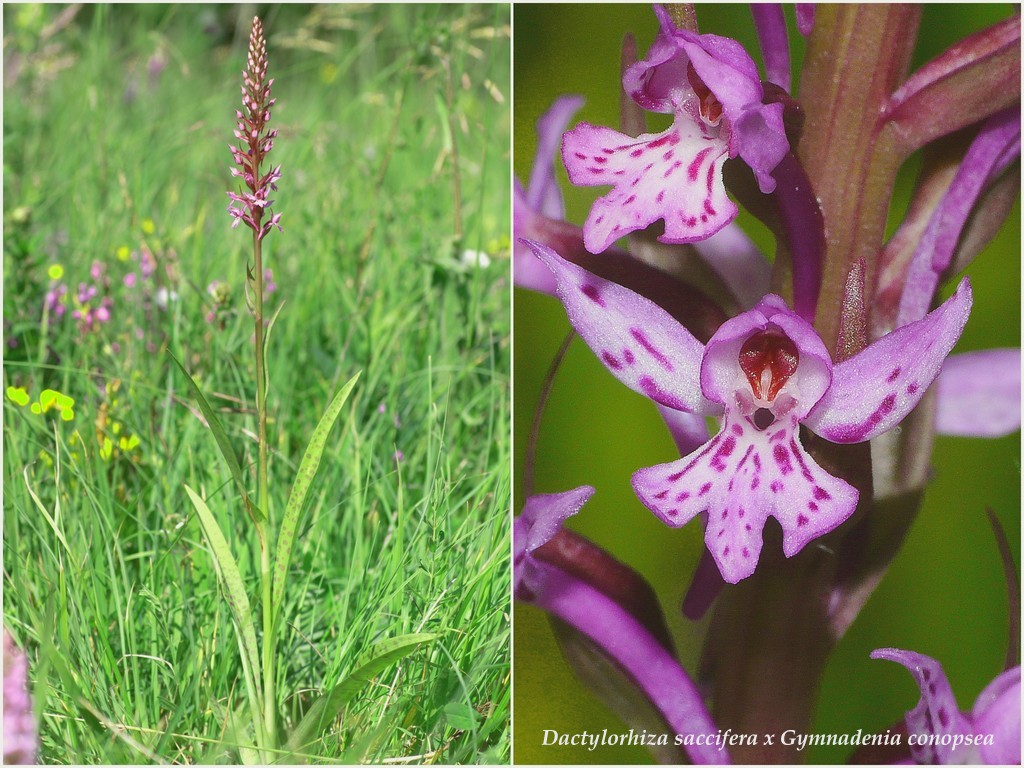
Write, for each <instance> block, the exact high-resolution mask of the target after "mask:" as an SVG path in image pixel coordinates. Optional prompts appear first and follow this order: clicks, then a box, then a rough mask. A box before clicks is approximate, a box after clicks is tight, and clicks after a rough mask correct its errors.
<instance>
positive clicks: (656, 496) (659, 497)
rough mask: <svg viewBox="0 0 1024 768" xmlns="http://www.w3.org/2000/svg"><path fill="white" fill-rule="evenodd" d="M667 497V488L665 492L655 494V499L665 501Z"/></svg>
mask: <svg viewBox="0 0 1024 768" xmlns="http://www.w3.org/2000/svg"><path fill="white" fill-rule="evenodd" d="M666 496H668V488H666V489H665V490H664V491H658V492H657V493H656V494H654V498H656V499H664V498H665V497H666Z"/></svg>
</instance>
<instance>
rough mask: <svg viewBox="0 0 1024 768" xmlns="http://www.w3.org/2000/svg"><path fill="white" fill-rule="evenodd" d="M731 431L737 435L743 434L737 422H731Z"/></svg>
mask: <svg viewBox="0 0 1024 768" xmlns="http://www.w3.org/2000/svg"><path fill="white" fill-rule="evenodd" d="M732 431H733V432H735V433H736V434H737V435H740V436H742V435H743V427H741V426H740V425H739V424H733V425H732Z"/></svg>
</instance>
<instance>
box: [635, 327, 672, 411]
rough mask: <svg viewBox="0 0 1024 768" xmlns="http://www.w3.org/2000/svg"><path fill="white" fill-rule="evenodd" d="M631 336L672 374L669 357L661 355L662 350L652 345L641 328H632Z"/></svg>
mask: <svg viewBox="0 0 1024 768" xmlns="http://www.w3.org/2000/svg"><path fill="white" fill-rule="evenodd" d="M629 334H630V336H632V337H633V338H634V339H636V341H637V343H638V344H639V345H640V346H641V347H643V348H644V349H646V350H647V351H648V352H649V353H650V355H651V357H653V358H654V359H655V360H657V361H658V362H659V363H660V364H661V367H662V368H664V369H665V370H666V371H669V372H670V373H671V372H672V370H673V368H672V363H671V362H670V361H669V359H668V358H667V357H665V355H663V354H662V353H661V350H659V349H658V348H657V347H655V346H654V345H653V344H651V342H650V340H649V339H648V338H647V336H646V335H645V334H644V332H643V331H642V330H640V329H639V328H630V329H629ZM666 405H667V403H666Z"/></svg>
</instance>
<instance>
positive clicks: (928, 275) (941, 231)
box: [896, 106, 1020, 328]
mask: <svg viewBox="0 0 1024 768" xmlns="http://www.w3.org/2000/svg"><path fill="white" fill-rule="evenodd" d="M1018 157H1020V107H1019V106H1015V107H1013V108H1012V109H1007V110H1004V111H1002V112H1000V113H998V114H996V115H993V116H992V117H990V118H989V119H988V120H986V121H985V124H984V125H983V126H982V128H981V130H980V131H979V132H978V135H977V136H976V137H975V139H974V141H972V142H971V146H970V148H969V149H968V150H967V154H966V155H964V159H963V162H962V163H961V164H960V168H959V169H958V170H957V173H956V176H955V177H954V178H953V181H952V183H951V184H950V186H949V189H948V190H947V191H946V193H945V195H943V198H942V202H941V203H940V204H939V206H938V208H937V209H936V210H935V212H934V213H933V214H932V217H931V219H930V220H929V222H928V226H927V228H926V229H925V231H924V234H923V235H922V237H921V240H920V242H919V243H918V245H917V248H916V250H915V251H914V256H913V258H912V260H911V263H910V268H909V270H908V273H907V277H906V282H905V288H904V290H903V295H902V296H901V297H900V309H899V314H898V315H897V319H896V327H897V328H898V327H900V326H902V325H906V324H907V323H909V322H912V321H914V320H918V319H920V318H921V317H924V314H925V312H927V311H928V306H929V304H930V303H931V300H932V296H934V295H935V289H936V287H937V286H938V282H939V278H940V277H941V276H942V274H943V272H944V271H945V270H946V269H947V267H949V265H950V262H951V261H952V259H953V254H954V253H955V251H956V247H957V243H958V242H959V240H960V233H961V232H962V231H963V228H964V225H965V224H966V222H967V219H968V218H969V216H970V214H971V211H972V210H973V209H974V206H975V204H976V203H977V201H978V198H979V197H980V196H981V194H982V192H983V191H984V190H985V188H986V187H987V186H988V185H989V184H990V183H991V182H992V181H993V180H994V179H995V178H996V177H997V176H998V175H999V174H1000V173H1002V172H1003V171H1004V170H1006V166H1007V165H1009V164H1010V163H1011V162H1013V161H1014V160H1016V159H1017V158H1018Z"/></svg>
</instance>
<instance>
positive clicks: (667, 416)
mask: <svg viewBox="0 0 1024 768" xmlns="http://www.w3.org/2000/svg"><path fill="white" fill-rule="evenodd" d="M656 405H657V406H658V413H660V414H661V418H662V420H663V421H664V422H665V426H666V427H668V431H669V434H671V435H672V440H673V441H674V442H675V444H676V448H678V449H679V453H680V455H683V456H685V455H686V454H688V453H692V452H693V451H695V450H697V449H698V448H699V447H700V446H702V445H704V443H706V442H707V441H708V440H709V439H710V437H711V436H710V435H709V434H708V425H707V422H705V421H704V417H703V416H700V415H698V414H695V413H684V412H683V411H677V410H675V409H673V408H668V407H667V406H664V405H661V404H660V403H656Z"/></svg>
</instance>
